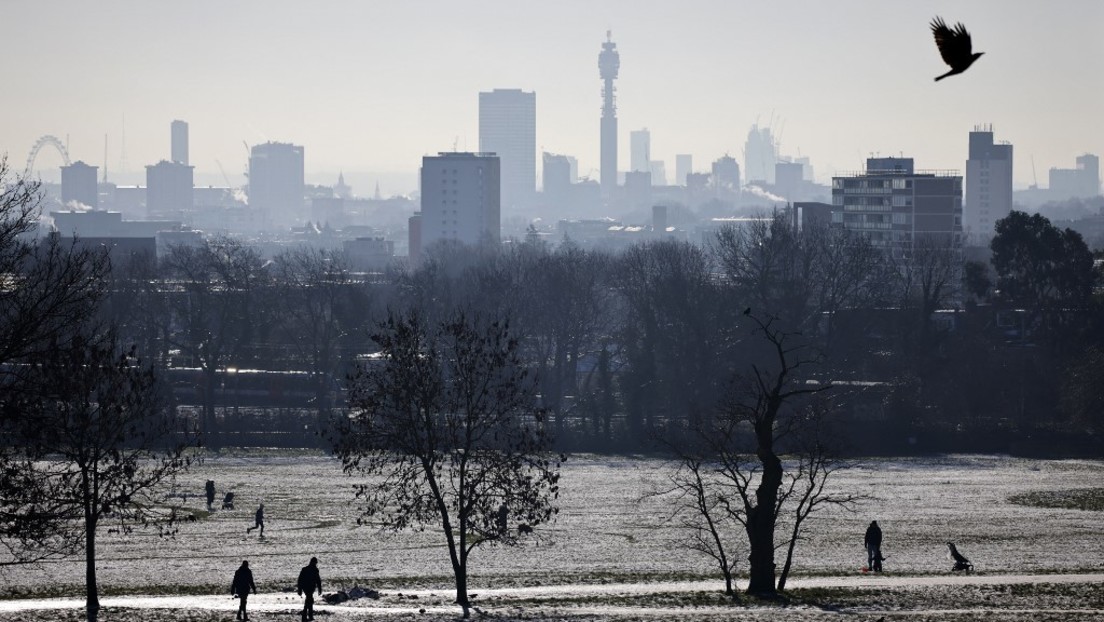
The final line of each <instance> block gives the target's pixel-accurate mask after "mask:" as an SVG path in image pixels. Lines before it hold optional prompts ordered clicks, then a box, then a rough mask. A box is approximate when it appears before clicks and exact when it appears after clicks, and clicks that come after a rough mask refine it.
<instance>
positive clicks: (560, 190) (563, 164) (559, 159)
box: [541, 151, 572, 206]
mask: <svg viewBox="0 0 1104 622" xmlns="http://www.w3.org/2000/svg"><path fill="white" fill-rule="evenodd" d="M541 162H542V170H541V179H542V180H543V182H544V198H545V200H546V201H547V202H548V203H550V204H552V205H555V206H562V205H563V204H564V203H566V202H567V201H568V200H569V197H570V196H571V184H572V179H571V160H570V159H568V157H567V156H563V155H556V154H554V153H548V152H547V151H546V152H544V154H543V155H542V157H541Z"/></svg>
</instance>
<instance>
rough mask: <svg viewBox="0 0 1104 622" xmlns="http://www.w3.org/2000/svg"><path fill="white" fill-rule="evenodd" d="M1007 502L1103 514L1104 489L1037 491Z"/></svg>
mask: <svg viewBox="0 0 1104 622" xmlns="http://www.w3.org/2000/svg"><path fill="white" fill-rule="evenodd" d="M1008 500H1009V501H1010V502H1011V503H1015V504H1017V505H1026V506H1029V507H1035V508H1055V509H1061V510H1085V511H1089V512H1104V488H1072V489H1070V490H1037V491H1034V492H1025V493H1022V494H1018V495H1012V496H1011V497H1009V498H1008Z"/></svg>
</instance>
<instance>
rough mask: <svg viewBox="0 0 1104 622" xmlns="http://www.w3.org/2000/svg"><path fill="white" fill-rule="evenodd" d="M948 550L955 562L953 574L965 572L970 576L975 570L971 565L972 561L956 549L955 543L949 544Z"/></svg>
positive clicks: (952, 569)
mask: <svg viewBox="0 0 1104 622" xmlns="http://www.w3.org/2000/svg"><path fill="white" fill-rule="evenodd" d="M947 548H948V549H949V550H950V557H951V559H953V560H954V568H951V572H958V571H960V570H963V571H965V572H966V573H967V574H969V573H970V571H971V570H973V569H974V565H973V564H971V563H970V560H969V559H967V558H966V556H965V555H963V554H962V553H959V552H958V549H956V548H955V545H954V542H948V543H947Z"/></svg>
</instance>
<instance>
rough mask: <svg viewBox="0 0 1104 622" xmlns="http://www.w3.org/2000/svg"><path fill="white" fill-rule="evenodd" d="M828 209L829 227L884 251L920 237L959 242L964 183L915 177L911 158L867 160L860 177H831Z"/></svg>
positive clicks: (951, 175) (938, 174) (945, 176)
mask: <svg viewBox="0 0 1104 622" xmlns="http://www.w3.org/2000/svg"><path fill="white" fill-rule="evenodd" d="M832 205H833V206H834V209H833V211H832V224H833V225H836V226H842V227H844V228H846V229H850V230H852V231H856V232H859V233H862V234H863V235H865V236H866V237H867V238H868V239H870V240H871V241H872V242H873V243H874V244H875V245H876V246H880V247H883V248H900V247H903V246H907V245H909V244H911V243H913V242H915V241H917V240H918V239H919V238H921V237H933V238H936V239H944V240H947V241H948V242H950V243H952V244H958V243H959V242H960V241H961V235H962V177H961V176H960V175H957V174H956V172H955V171H920V172H916V171H915V170H914V169H913V160H912V158H868V159H867V161H866V170H865V171H864V172H862V173H856V174H854V175H850V176H844V177H833V178H832Z"/></svg>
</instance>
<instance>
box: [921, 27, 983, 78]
mask: <svg viewBox="0 0 1104 622" xmlns="http://www.w3.org/2000/svg"><path fill="white" fill-rule="evenodd" d="M931 30H932V34H933V35H934V36H935V45H936V47H938V48H939V55H940V56H942V57H943V62H945V63H947V64H948V65H950V66H951V70H950V71H948V72H947V73H945V74H943V75H941V76H939V77H938V78H936V79H935V81H936V82H939V81H940V80H942V79H943V78H946V77H947V76H953V75H955V74H956V73H962V72H963V71H966V69H967V68H968V67H969V66H970V65H972V64H974V61H975V60H977V59H978V58H980V57H981V55H982V54H984V53H985V52H978V53H976V54H975V53H974V52H973V49H972V48H973V46H972V44H971V43H970V33H968V32H966V27H965V26H963V25H962V22H959V23H957V24H955V27H954V30H951V29H950V28H948V27H947V24H946V22H944V21H943V18H942V17H936V18H935V19H933V20H932V23H931Z"/></svg>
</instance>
